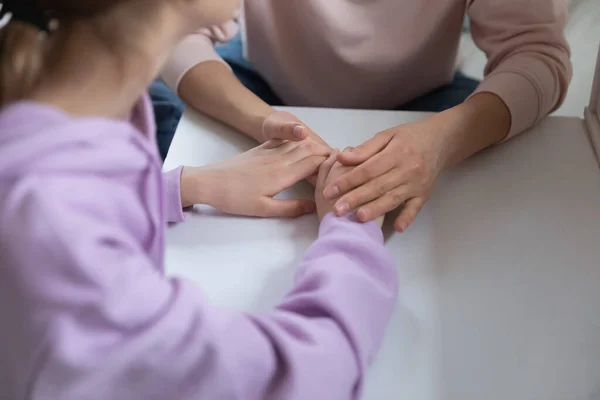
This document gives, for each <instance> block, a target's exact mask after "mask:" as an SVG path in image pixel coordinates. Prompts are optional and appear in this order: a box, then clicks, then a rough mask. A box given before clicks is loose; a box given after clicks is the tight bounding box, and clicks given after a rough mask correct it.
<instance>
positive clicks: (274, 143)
mask: <svg viewBox="0 0 600 400" xmlns="http://www.w3.org/2000/svg"><path fill="white" fill-rule="evenodd" d="M284 143H287V142H285V141H283V140H279V139H273V140H267V141H266V142H264V143H263V144H261V145H260V146H258V147H261V148H263V149H275V148H277V147H279V146H281V145H282V144H284Z"/></svg>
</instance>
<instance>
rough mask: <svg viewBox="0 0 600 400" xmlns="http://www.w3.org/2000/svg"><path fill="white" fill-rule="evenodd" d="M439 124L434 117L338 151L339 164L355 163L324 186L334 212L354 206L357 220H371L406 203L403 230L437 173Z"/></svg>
mask: <svg viewBox="0 0 600 400" xmlns="http://www.w3.org/2000/svg"><path fill="white" fill-rule="evenodd" d="M441 129H444V127H443V126H438V125H437V123H436V122H435V121H434V120H427V121H423V122H417V123H412V124H406V125H401V126H398V127H395V128H392V129H388V130H386V131H383V132H380V133H378V134H377V135H376V136H375V137H374V138H372V139H370V140H368V141H367V142H365V143H363V144H362V145H360V146H358V147H356V148H355V149H352V148H350V149H346V150H345V151H344V152H343V153H340V154H339V155H338V156H337V160H338V161H339V162H340V163H342V164H344V165H347V166H357V167H356V168H354V169H353V170H352V171H350V172H348V173H347V174H345V175H343V176H341V177H339V178H337V179H335V180H334V181H333V182H330V183H329V184H328V185H327V187H326V188H325V190H324V196H325V198H326V199H329V200H336V201H335V213H336V215H338V216H341V215H344V214H346V213H348V212H350V211H352V210H354V209H358V211H357V216H358V219H359V220H360V221H370V220H373V219H375V218H377V217H378V216H380V215H383V214H385V213H386V212H388V211H391V210H393V209H395V208H396V207H398V206H400V205H402V204H404V209H403V210H402V213H401V214H400V216H399V217H398V218H397V219H396V221H395V228H396V230H397V231H400V232H402V231H404V230H406V228H407V227H408V226H409V225H410V224H411V223H412V222H413V220H414V219H415V217H416V215H417V214H418V213H419V211H420V210H421V209H422V207H423V205H424V204H425V202H426V201H427V199H428V198H429V195H430V193H431V190H432V188H433V185H434V182H435V181H436V179H437V177H438V175H439V174H440V172H441V169H442V168H441V166H440V165H441V163H440V156H441V151H442V149H443V146H442V145H441V142H442V140H439V138H438V136H437V133H438V132H439V131H440V130H441Z"/></svg>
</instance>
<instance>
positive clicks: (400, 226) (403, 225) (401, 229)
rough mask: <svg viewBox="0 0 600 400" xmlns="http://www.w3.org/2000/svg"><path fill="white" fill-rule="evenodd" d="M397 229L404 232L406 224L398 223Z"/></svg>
mask: <svg viewBox="0 0 600 400" xmlns="http://www.w3.org/2000/svg"><path fill="white" fill-rule="evenodd" d="M398 230H399V231H400V232H404V231H405V230H406V224H399V225H398Z"/></svg>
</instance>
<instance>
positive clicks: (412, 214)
mask: <svg viewBox="0 0 600 400" xmlns="http://www.w3.org/2000/svg"><path fill="white" fill-rule="evenodd" d="M424 205H425V199H424V198H422V197H413V198H412V199H410V200H408V201H407V202H406V204H404V209H402V212H401V213H400V215H399V216H398V218H396V221H395V222H394V228H395V229H396V230H397V231H398V232H404V231H405V230H406V229H408V227H409V226H410V225H411V224H412V223H413V222H414V220H415V218H416V217H417V214H419V213H420V212H421V210H422V209H423V206H424Z"/></svg>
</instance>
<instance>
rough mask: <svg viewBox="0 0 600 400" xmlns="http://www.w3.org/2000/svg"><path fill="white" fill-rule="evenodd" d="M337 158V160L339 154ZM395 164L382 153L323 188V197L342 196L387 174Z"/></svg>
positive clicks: (333, 197) (329, 198) (330, 198)
mask: <svg viewBox="0 0 600 400" xmlns="http://www.w3.org/2000/svg"><path fill="white" fill-rule="evenodd" d="M337 157H338V158H339V154H338V156H337ZM395 164H396V162H395V161H394V159H393V158H392V157H390V156H387V155H386V154H383V153H381V154H378V155H376V156H375V157H373V158H371V159H369V160H368V161H366V162H365V163H364V164H361V165H359V166H358V167H356V168H354V169H353V170H352V171H350V172H348V173H347V174H344V175H342V176H340V177H339V178H337V179H336V180H335V181H333V182H332V183H331V184H329V185H328V186H327V187H326V188H325V192H324V193H323V196H325V198H326V199H328V200H332V199H335V198H337V197H339V196H342V195H344V194H345V193H348V192H349V191H350V190H352V189H354V188H356V187H358V186H361V185H364V184H365V183H367V182H369V181H370V180H373V179H375V178H377V177H378V176H380V175H383V174H385V173H387V172H389V171H390V170H392V169H393V168H394V167H395Z"/></svg>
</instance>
